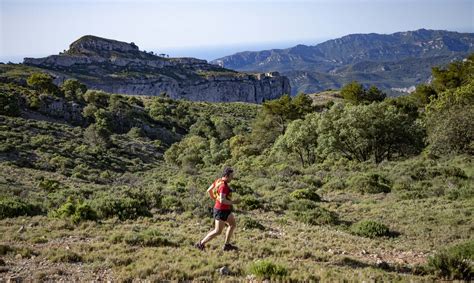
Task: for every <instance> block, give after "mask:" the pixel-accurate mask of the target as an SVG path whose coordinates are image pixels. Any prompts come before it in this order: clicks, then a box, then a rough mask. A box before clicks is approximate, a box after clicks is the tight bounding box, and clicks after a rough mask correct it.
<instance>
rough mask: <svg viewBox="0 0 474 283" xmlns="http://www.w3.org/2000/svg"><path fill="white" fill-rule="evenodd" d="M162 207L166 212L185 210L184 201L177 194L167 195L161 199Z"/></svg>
mask: <svg viewBox="0 0 474 283" xmlns="http://www.w3.org/2000/svg"><path fill="white" fill-rule="evenodd" d="M161 209H162V210H163V211H164V212H183V210H184V209H183V203H182V202H181V201H180V200H179V199H178V198H177V197H175V196H170V195H168V196H165V197H163V198H162V199H161Z"/></svg>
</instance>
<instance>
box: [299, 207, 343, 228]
mask: <svg viewBox="0 0 474 283" xmlns="http://www.w3.org/2000/svg"><path fill="white" fill-rule="evenodd" d="M292 217H293V219H295V220H297V221H300V222H303V223H306V224H309V225H335V224H337V223H338V216H337V214H336V213H335V212H332V211H329V210H327V209H325V208H322V207H315V208H312V209H309V210H306V211H294V212H293V213H292Z"/></svg>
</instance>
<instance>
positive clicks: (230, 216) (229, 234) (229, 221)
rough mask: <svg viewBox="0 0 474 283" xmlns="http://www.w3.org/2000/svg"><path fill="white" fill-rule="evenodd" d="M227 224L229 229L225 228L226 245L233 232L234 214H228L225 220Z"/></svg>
mask: <svg viewBox="0 0 474 283" xmlns="http://www.w3.org/2000/svg"><path fill="white" fill-rule="evenodd" d="M226 222H227V224H228V225H229V227H227V231H226V233H225V243H226V244H228V243H229V241H230V238H231V237H232V235H233V233H234V230H235V226H236V224H235V217H234V214H232V213H231V214H229V217H228V218H227V221H226Z"/></svg>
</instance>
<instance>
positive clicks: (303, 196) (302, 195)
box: [290, 189, 321, 202]
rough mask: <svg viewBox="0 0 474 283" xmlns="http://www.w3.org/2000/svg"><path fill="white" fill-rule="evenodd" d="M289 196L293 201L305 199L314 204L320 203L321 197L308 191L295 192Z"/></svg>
mask: <svg viewBox="0 0 474 283" xmlns="http://www.w3.org/2000/svg"><path fill="white" fill-rule="evenodd" d="M290 196H291V197H293V198H295V199H306V200H311V201H315V202H319V201H321V197H320V196H319V195H318V194H317V193H316V192H314V191H313V190H310V189H300V190H295V191H293V192H292V193H291V194H290Z"/></svg>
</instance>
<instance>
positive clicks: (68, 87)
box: [61, 79, 87, 101]
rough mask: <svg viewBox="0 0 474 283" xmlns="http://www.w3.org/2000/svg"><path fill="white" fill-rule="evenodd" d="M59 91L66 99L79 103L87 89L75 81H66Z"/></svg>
mask: <svg viewBox="0 0 474 283" xmlns="http://www.w3.org/2000/svg"><path fill="white" fill-rule="evenodd" d="M61 91H62V92H63V93H64V96H65V97H66V98H67V99H70V100H79V101H80V100H82V96H83V95H84V93H86V91H87V87H86V85H85V84H83V83H81V82H79V81H78V80H76V79H67V80H66V81H64V83H63V85H62V86H61Z"/></svg>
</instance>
